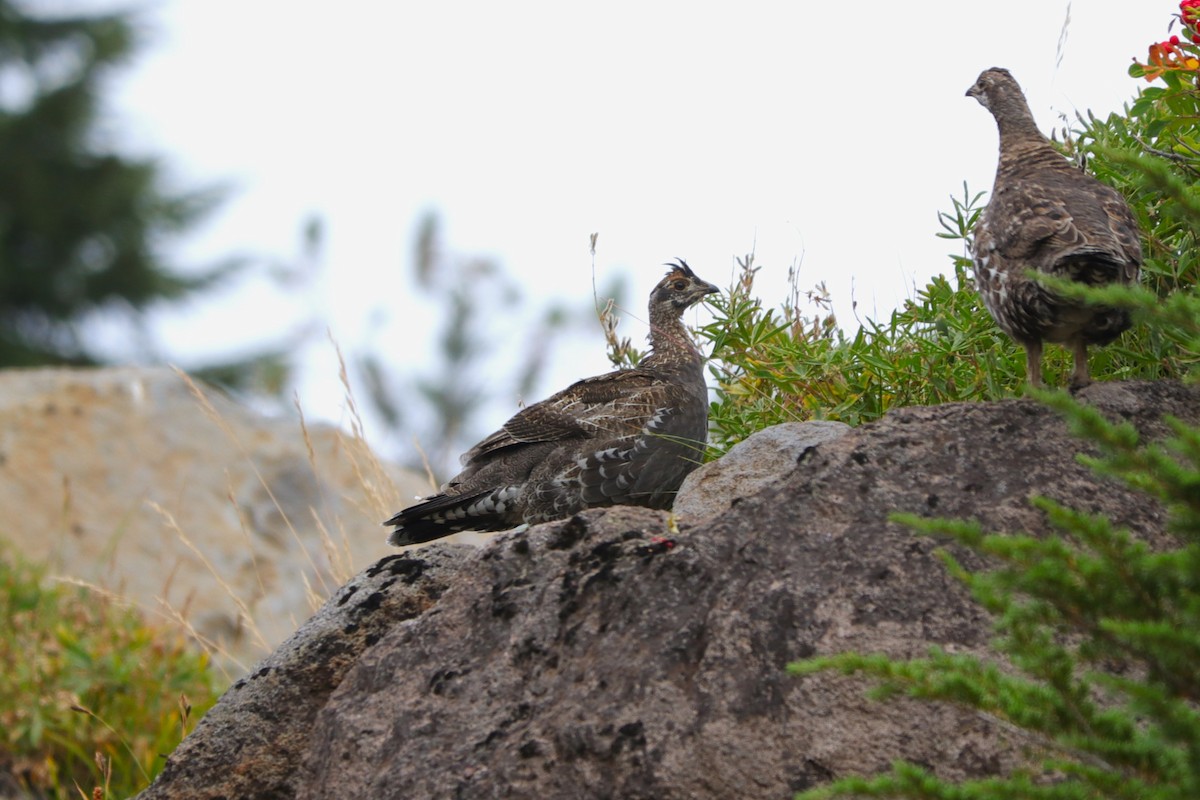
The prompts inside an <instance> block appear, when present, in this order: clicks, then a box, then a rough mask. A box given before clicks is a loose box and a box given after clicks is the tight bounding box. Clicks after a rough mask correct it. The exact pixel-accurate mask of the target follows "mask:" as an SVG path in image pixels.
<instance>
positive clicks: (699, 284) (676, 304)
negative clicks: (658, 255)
mask: <svg viewBox="0 0 1200 800" xmlns="http://www.w3.org/2000/svg"><path fill="white" fill-rule="evenodd" d="M667 266H668V267H670V269H669V270H668V271H667V274H666V277H664V278H663V279H662V280H661V281H659V282H658V285H657V286H655V287H654V291H652V292H651V293H650V308H651V309H652V310H653V309H654V308H656V307H666V308H670V309H672V310H673V311H674V313H675V314H676V315H679V314H682V313H683V312H684V310H685V309H687V308H688V307H690V306H693V305H695V304H696V303H698V302H700V301H701V300H703V299H704V298H705V297H707V296H708V295H710V294H716V293H717V292H720V291H721V290H720V289H718V288H717V287H716V286H713V285H712V284H711V283H709V282H708V281H704V280H701V279H700V278H699V277H697V276H696V273H694V272H692V268H691V267H689V266H688V265H687V262H686V261H684V260H683V259H682V258H680V259H676V260H675V263H673V264H667Z"/></svg>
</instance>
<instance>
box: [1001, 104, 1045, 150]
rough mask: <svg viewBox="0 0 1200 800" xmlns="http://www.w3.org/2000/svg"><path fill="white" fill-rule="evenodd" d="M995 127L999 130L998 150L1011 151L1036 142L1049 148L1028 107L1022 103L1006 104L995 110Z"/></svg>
mask: <svg viewBox="0 0 1200 800" xmlns="http://www.w3.org/2000/svg"><path fill="white" fill-rule="evenodd" d="M995 117H996V127H998V128H999V129H1000V149H1001V150H1005V149H1011V148H1012V147H1016V146H1018V145H1028V144H1029V143H1031V142H1034V141H1036V142H1038V143H1039V144H1044V145H1046V146H1049V144H1050V143H1049V142H1048V141H1047V140H1046V137H1045V136H1043V135H1042V132H1041V131H1040V130H1038V126H1037V122H1036V121H1035V120H1034V119H1033V113H1032V112H1030V110H1029V105H1028V104H1027V103H1024V102H1008V103H1005V105H1004V107H1003V108H1000V109H997V113H996V114H995Z"/></svg>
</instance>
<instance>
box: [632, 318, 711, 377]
mask: <svg viewBox="0 0 1200 800" xmlns="http://www.w3.org/2000/svg"><path fill="white" fill-rule="evenodd" d="M655 311H656V310H655V309H651V311H650V353H649V354H648V355H647V356H646V357H645V358H643V359H642V362H641V364H640V366H644V367H655V366H658V367H663V366H671V365H691V364H695V365H699V364H700V363H701V362H702V361H703V359H702V357H701V355H700V351H699V350H698V349H696V345H695V344H694V343H693V342H692V337H691V336H690V335H689V334H688V332H687V328H685V327H684V325H683V320H682V319H680V318H679V317H678V316H676V315H673V314H670V313H655Z"/></svg>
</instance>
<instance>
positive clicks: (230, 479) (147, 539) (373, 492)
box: [0, 368, 428, 674]
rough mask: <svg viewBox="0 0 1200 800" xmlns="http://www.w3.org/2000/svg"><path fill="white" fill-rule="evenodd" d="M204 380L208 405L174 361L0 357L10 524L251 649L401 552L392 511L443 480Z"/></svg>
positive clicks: (1, 525)
mask: <svg viewBox="0 0 1200 800" xmlns="http://www.w3.org/2000/svg"><path fill="white" fill-rule="evenodd" d="M203 391H204V393H205V396H206V401H205V402H206V403H207V404H208V410H207V411H206V410H205V408H204V407H203V405H202V403H201V402H200V401H199V400H198V399H197V397H196V396H195V394H194V393H193V391H192V389H191V388H189V386H188V384H187V382H186V381H185V379H184V378H183V377H182V376H180V375H178V374H176V373H175V372H173V371H171V370H169V369H165V368H163V369H141V368H118V369H95V370H87V369H79V370H65V369H40V370H6V371H0V539H2V540H5V541H7V542H9V543H10V544H11V545H12V546H13V547H14V548H15V549H16V550H17V551H18V552H20V553H21V554H22V555H23V556H24V557H26V558H28V559H31V560H36V561H42V562H44V563H48V564H49V565H50V568H51V571H52V572H55V573H59V574H61V575H64V576H69V577H70V578H73V579H79V580H83V581H86V582H88V583H91V584H95V585H98V586H100V587H103V588H104V589H107V590H110V591H112V592H115V593H116V594H119V595H121V596H123V597H126V598H128V599H130V600H131V601H133V602H134V603H135V604H136V605H138V606H139V607H141V608H143V609H144V610H146V611H147V612H149V613H150V614H152V615H156V614H165V615H167V616H168V617H171V616H175V615H178V616H179V617H182V618H183V619H185V620H186V622H187V624H189V625H190V626H191V627H192V628H194V631H195V633H196V634H197V635H198V636H199V637H201V638H202V639H203V640H204V641H206V642H208V643H209V646H210V647H211V648H212V649H213V650H214V651H215V652H216V653H217V654H218V656H221V657H223V659H224V661H225V662H226V663H228V662H236V661H240V662H241V663H243V664H246V665H249V664H253V663H254V662H255V661H257V660H258V659H260V658H262V657H263V655H265V654H267V653H269V652H270V651H271V650H272V649H273V648H274V647H275V646H277V645H278V644H279V643H280V642H281V641H283V640H284V638H285V637H287V636H288V635H289V634H290V633H291V632H292V631H294V630H295V629H296V626H297V624H298V623H299V622H300V621H302V620H303V619H304V618H305V617H307V616H308V615H309V614H311V613H312V611H313V609H314V608H315V604H314V602H313V600H312V597H314V596H317V595H319V596H320V597H325V596H327V595H329V594H330V593H331V592H332V591H334V589H336V587H337V586H338V585H340V584H342V583H343V582H344V581H345V580H346V579H347V578H348V577H349V576H351V575H353V574H354V573H355V572H357V571H358V570H360V569H362V568H363V567H364V566H365V565H367V564H370V563H371V562H372V561H374V560H376V559H378V558H379V557H381V556H383V555H385V554H387V553H389V552H392V549H391V548H388V547H387V546H386V544H385V538H386V537H385V531H384V530H383V528H382V527H380V526H379V521H380V520H382V519H384V518H385V517H386V516H387V515H388V514H390V513H391V511H392V510H394V507H395V506H396V505H397V503H398V502H400V501H399V500H398V497H399V496H403V497H404V498H405V499H406V500H407V499H409V498H411V497H413V496H415V495H417V494H419V493H421V492H423V491H428V483H427V482H426V481H424V480H422V479H419V478H417V477H416V476H414V475H411V474H406V473H401V472H399V471H398V470H391V471H389V472H386V473H385V472H383V471H381V470H380V469H379V468H378V467H377V462H375V461H374V459H373V457H372V456H371V454H370V453H369V452H368V451H367V449H366V448H365V447H364V446H363V445H362V443H361V442H359V441H356V440H354V439H352V438H350V437H348V436H346V435H344V434H342V433H341V432H340V431H338V430H336V429H334V428H331V427H329V426H312V427H311V428H310V429H309V431H308V433H309V441H310V442H311V445H312V451H311V458H310V453H309V450H308V447H307V445H306V443H305V437H304V434H303V432H302V431H301V428H300V425H299V423H298V422H297V421H296V420H293V419H268V418H264V417H263V416H262V415H260V414H258V413H254V412H251V411H249V410H247V409H245V408H243V407H242V406H240V405H238V404H236V403H234V402H233V401H231V400H229V399H227V398H226V397H224V396H223V395H221V394H220V393H219V392H217V391H215V390H210V389H203ZM393 487H395V488H393ZM397 490H398V491H397ZM249 620H254V623H250V622H249ZM231 668H232V670H233V671H234V674H237V673H238V672H240V671H241V670H240V669H238V667H237V665H236V663H233V664H231Z"/></svg>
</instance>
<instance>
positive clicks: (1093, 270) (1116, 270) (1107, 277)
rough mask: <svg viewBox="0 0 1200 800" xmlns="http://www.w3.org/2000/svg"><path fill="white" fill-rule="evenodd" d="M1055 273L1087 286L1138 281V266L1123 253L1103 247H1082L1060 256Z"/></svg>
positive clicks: (1055, 263) (1056, 262)
mask: <svg viewBox="0 0 1200 800" xmlns="http://www.w3.org/2000/svg"><path fill="white" fill-rule="evenodd" d="M1054 271H1055V272H1057V273H1058V274H1060V275H1062V276H1063V277H1064V278H1070V279H1071V280H1073V281H1075V282H1076V283H1082V284H1084V285H1085V286H1103V285H1105V284H1108V283H1132V282H1133V281H1135V280H1137V275H1138V265H1137V264H1134V263H1131V262H1130V260H1129V259H1128V258H1126V257H1125V255H1124V254H1123V253H1116V252H1113V251H1112V250H1109V249H1106V248H1103V247H1080V248H1077V249H1075V250H1072V251H1070V252H1068V253H1065V254H1063V255H1062V256H1060V257H1059V258H1058V259H1057V260H1056V261H1055V262H1054Z"/></svg>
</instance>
